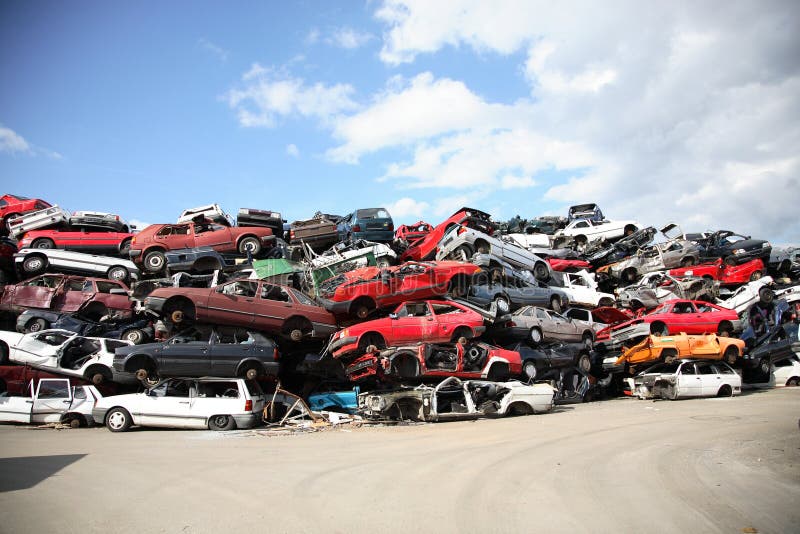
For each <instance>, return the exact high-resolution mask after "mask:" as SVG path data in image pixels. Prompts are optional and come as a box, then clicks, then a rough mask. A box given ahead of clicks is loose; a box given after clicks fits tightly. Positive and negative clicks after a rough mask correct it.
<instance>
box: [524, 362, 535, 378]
mask: <svg viewBox="0 0 800 534" xmlns="http://www.w3.org/2000/svg"><path fill="white" fill-rule="evenodd" d="M523 370H524V372H525V376H527V377H528V379H533V378H536V365H534V363H533V362H525V368H524V369H523Z"/></svg>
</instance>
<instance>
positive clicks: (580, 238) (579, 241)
mask: <svg viewBox="0 0 800 534" xmlns="http://www.w3.org/2000/svg"><path fill="white" fill-rule="evenodd" d="M588 242H589V241H588V239H586V236H585V235H576V236H575V244H576V245H578V246H579V247H582V246H585V245H586V243H588Z"/></svg>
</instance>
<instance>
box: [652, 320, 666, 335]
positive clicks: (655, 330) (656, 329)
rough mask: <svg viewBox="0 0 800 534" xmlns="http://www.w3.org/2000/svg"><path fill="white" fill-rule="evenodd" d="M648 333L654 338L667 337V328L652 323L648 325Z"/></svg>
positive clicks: (660, 324)
mask: <svg viewBox="0 0 800 534" xmlns="http://www.w3.org/2000/svg"><path fill="white" fill-rule="evenodd" d="M650 333H651V334H653V335H654V336H668V335H669V327H667V325H665V324H664V323H653V324H651V325H650Z"/></svg>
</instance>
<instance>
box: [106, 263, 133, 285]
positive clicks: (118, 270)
mask: <svg viewBox="0 0 800 534" xmlns="http://www.w3.org/2000/svg"><path fill="white" fill-rule="evenodd" d="M129 277H130V273H129V272H128V269H126V268H125V267H123V266H121V265H115V266H114V267H112V268H110V269H109V270H108V273H106V278H108V279H109V280H117V281H118V282H127V281H128V278H129Z"/></svg>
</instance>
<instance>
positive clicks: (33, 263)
mask: <svg viewBox="0 0 800 534" xmlns="http://www.w3.org/2000/svg"><path fill="white" fill-rule="evenodd" d="M46 268H47V258H45V257H44V256H42V255H41V254H31V255H30V256H28V257H27V258H25V260H24V261H23V262H22V270H23V271H25V272H26V273H28V274H30V275H34V274H39V273H43V272H44V270H45V269H46Z"/></svg>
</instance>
